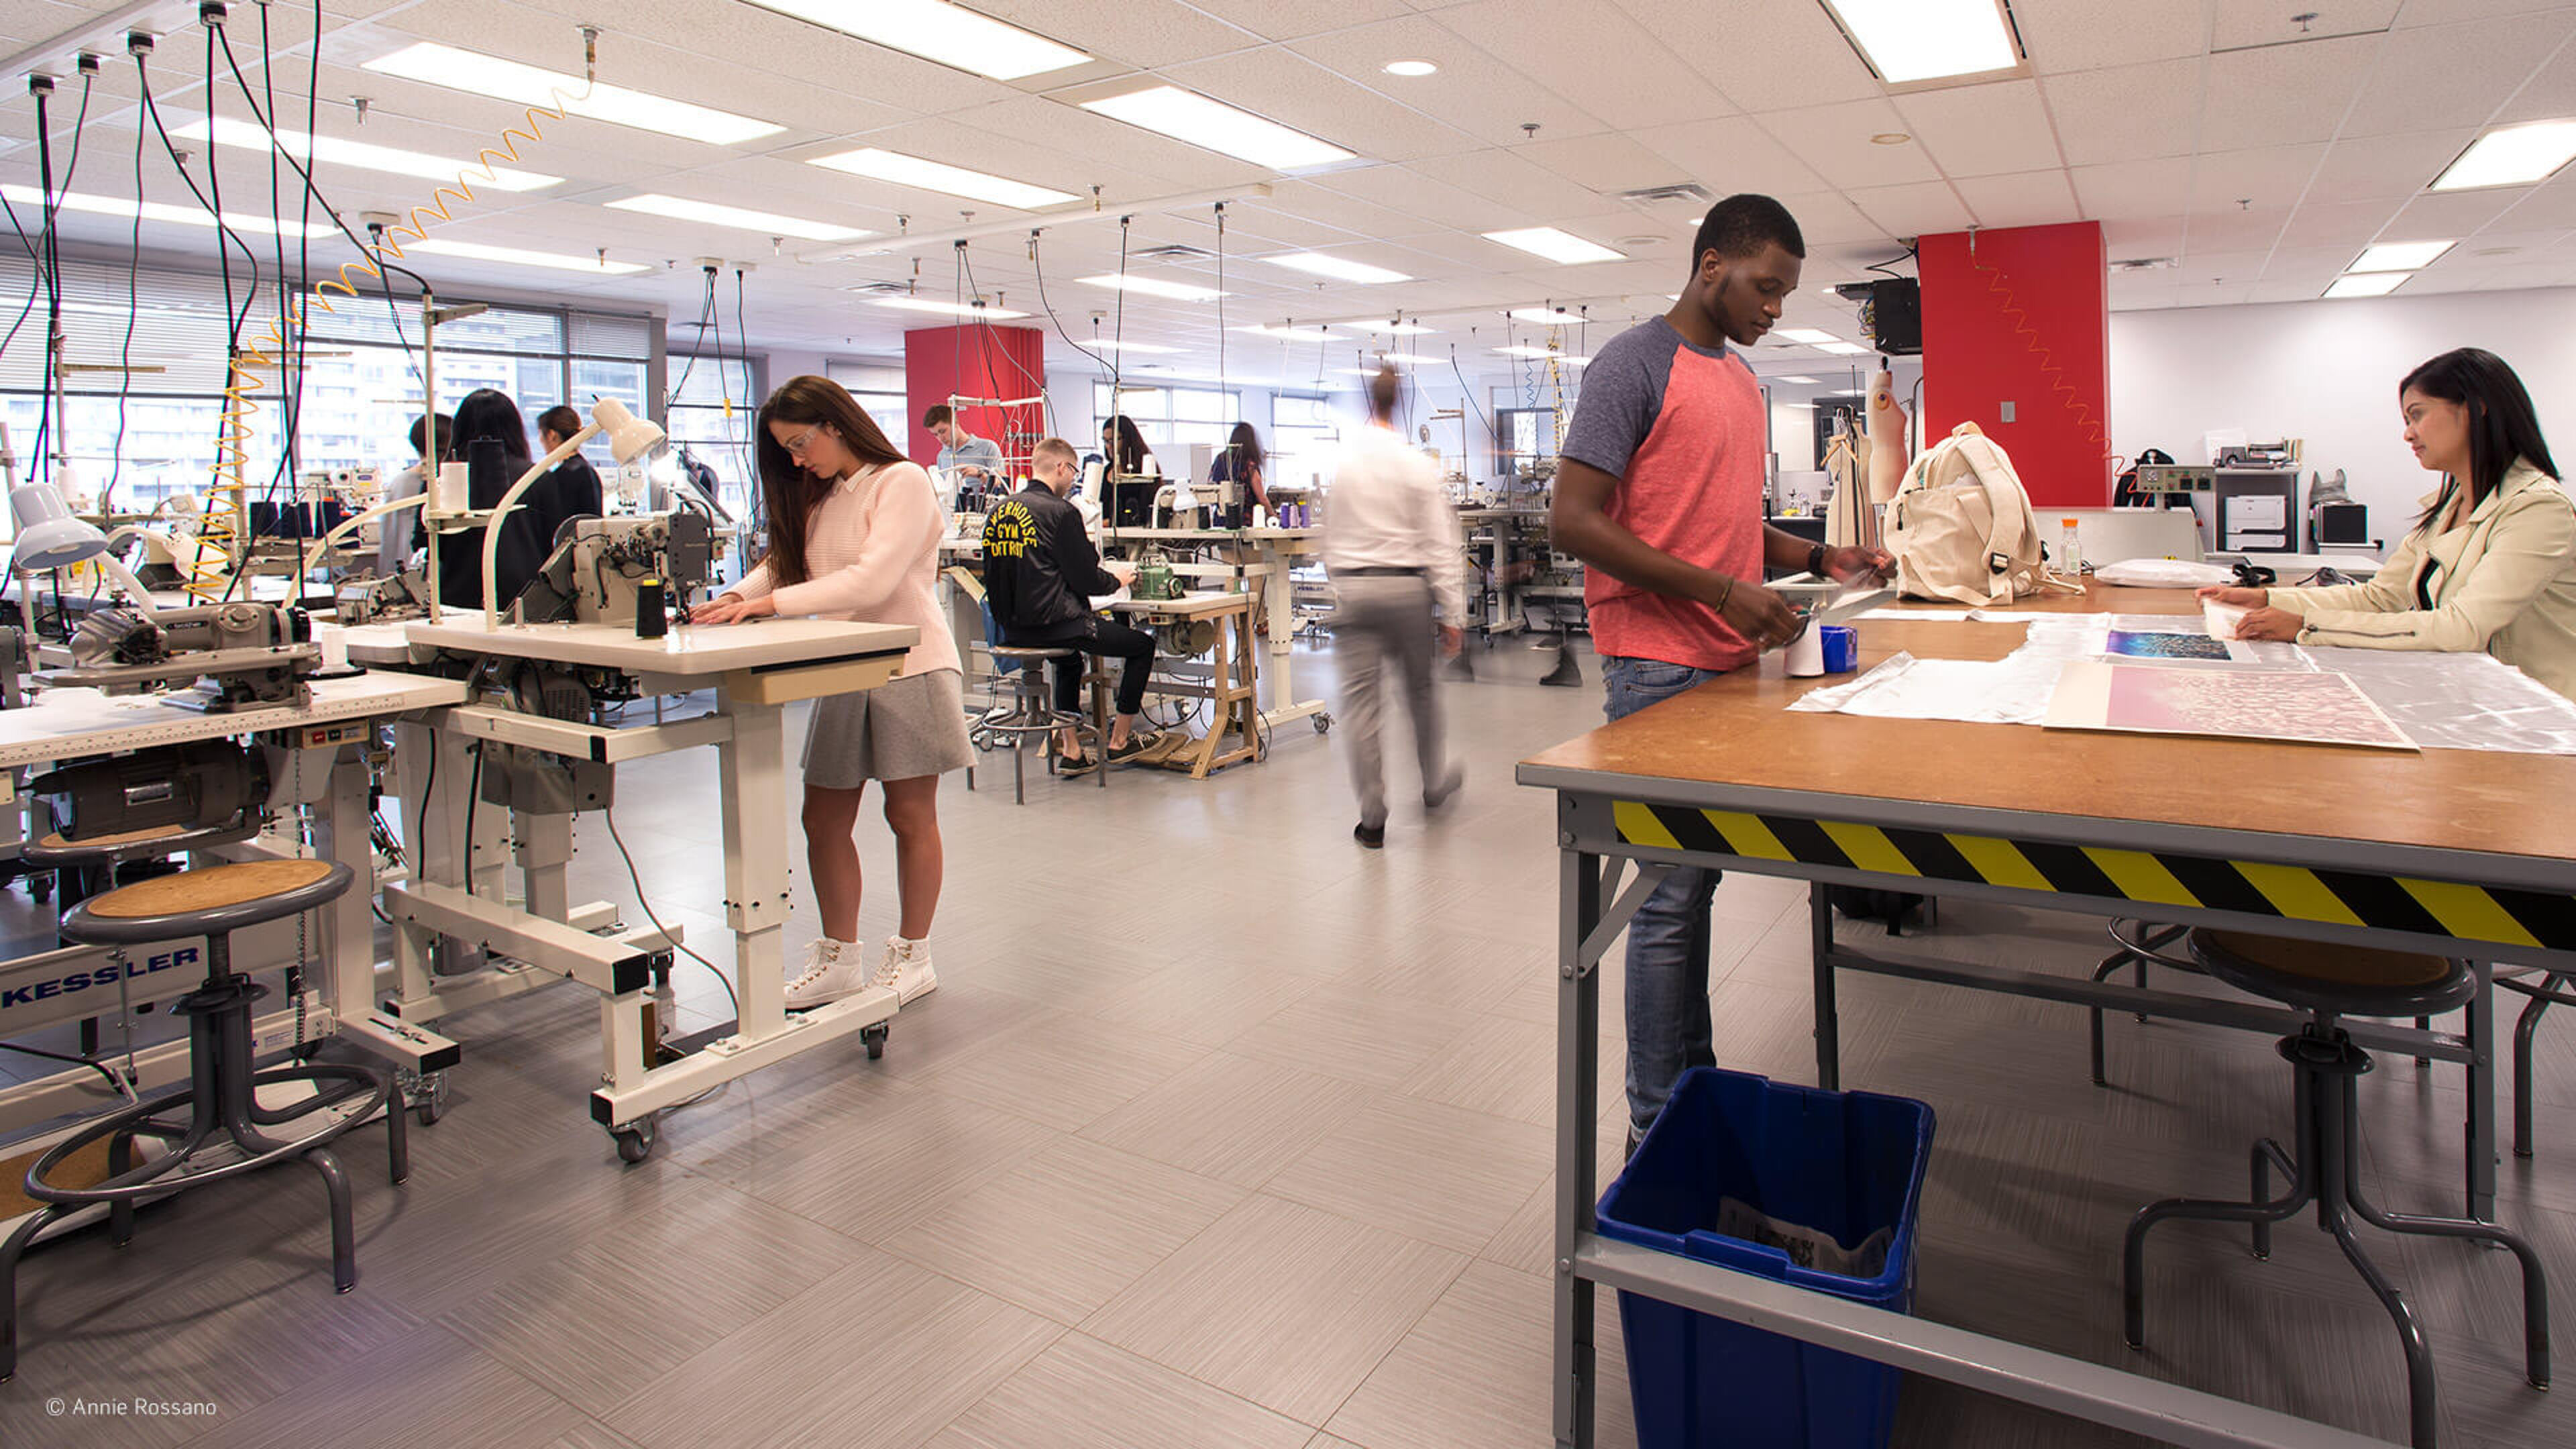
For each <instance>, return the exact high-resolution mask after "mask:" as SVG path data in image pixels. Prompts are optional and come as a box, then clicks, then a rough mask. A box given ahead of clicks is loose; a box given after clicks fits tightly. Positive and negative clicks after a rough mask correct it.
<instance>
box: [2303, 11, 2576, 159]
mask: <svg viewBox="0 0 2576 1449" xmlns="http://www.w3.org/2000/svg"><path fill="white" fill-rule="evenodd" d="M2571 31H2576V13H2570V12H2569V11H2567V10H2565V9H2563V8H2562V9H2560V10H2558V11H2555V12H2552V13H2549V14H2542V15H2515V16H2508V17H2505V18H2502V19H2497V20H2483V21H2477V22H2474V23H2471V24H2466V25H2444V26H2439V27H2436V28H2433V29H2428V30H2410V31H2408V32H2406V35H2405V37H2404V39H2403V40H2401V41H2398V42H2395V43H2392V44H2391V45H2389V46H2388V47H2387V48H2386V49H2385V50H2383V51H2381V52H2380V56H2379V63H2378V64H2377V65H2376V66H2374V67H2372V69H2371V73H2370V83H2369V84H2368V85H2365V86H2363V87H2362V89H2361V94H2360V95H2359V96H2358V97H2356V98H2355V100H2354V102H2353V107H2352V113H2351V114H2350V115H2348V116H2346V117H2344V122H2343V131H2342V134H2343V135H2346V136H2387V135H2397V134H2401V133H2411V132H2420V131H2426V130H2430V129H2433V128H2435V127H2444V126H2479V125H2483V124H2485V123H2486V120H2487V118H2488V117H2489V116H2491V115H2493V114H2495V110H2496V105H2497V102H2498V101H2499V100H2501V99H2502V98H2503V97H2504V96H2506V95H2508V94H2510V93H2512V92H2513V91H2514V90H2515V89H2517V88H2518V87H2519V86H2520V85H2521V83H2522V82H2523V81H2524V80H2525V79H2527V78H2529V76H2530V74H2531V72H2532V69H2533V68H2534V67H2535V66H2536V65H2537V64H2538V63H2539V62H2540V60H2541V59H2542V58H2543V57H2545V56H2548V55H2550V54H2552V53H2553V52H2555V51H2556V50H2557V49H2558V47H2559V46H2560V45H2561V44H2562V43H2563V42H2565V41H2566V39H2567V37H2568V34H2569V33H2570V32H2571Z"/></svg>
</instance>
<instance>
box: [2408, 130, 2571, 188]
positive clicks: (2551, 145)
mask: <svg viewBox="0 0 2576 1449" xmlns="http://www.w3.org/2000/svg"><path fill="white" fill-rule="evenodd" d="M2571 159H2576V121H2534V122H2532V123H2531V124H2529V125H2527V126H2507V127H2505V128H2504V129H2503V130H2501V131H2489V132H2487V133H2486V134H2485V135H2483V136H2480V137H2479V138H2478V139H2477V140H2475V141H2473V142H2471V143H2469V149H2467V150H2466V151H2463V152H2461V153H2460V159H2458V160H2457V161H2454V162H2452V163H2451V165H2450V168H2449V169H2448V170H2446V171H2444V172H2443V173H2442V174H2441V175H2439V176H2437V177H2435V178H2433V189H2434V190H2435V191H2474V190H2476V189H2477V188H2479V187H2482V186H2532V185H2536V184H2538V183H2540V182H2543V181H2546V180H2548V179H2549V178H2550V176H2551V175H2553V174H2554V173H2556V171H2557V170H2558V168H2559V167H2561V166H2564V165H2566V164H2567V163H2568V161H2570V160H2571Z"/></svg>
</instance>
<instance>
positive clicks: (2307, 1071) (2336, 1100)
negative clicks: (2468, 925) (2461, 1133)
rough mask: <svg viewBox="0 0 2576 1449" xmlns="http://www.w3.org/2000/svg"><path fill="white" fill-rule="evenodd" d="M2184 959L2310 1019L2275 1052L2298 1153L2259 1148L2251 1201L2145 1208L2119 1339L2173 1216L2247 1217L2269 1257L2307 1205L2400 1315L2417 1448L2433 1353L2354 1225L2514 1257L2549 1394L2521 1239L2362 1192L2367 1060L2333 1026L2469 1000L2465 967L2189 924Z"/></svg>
mask: <svg viewBox="0 0 2576 1449" xmlns="http://www.w3.org/2000/svg"><path fill="white" fill-rule="evenodd" d="M2189 946H2190V950H2191V954H2192V957H2193V959H2194V960H2195V961H2197V962H2198V963H2199V965H2200V968H2201V969H2202V970H2203V971H2206V972H2207V973H2208V974H2209V975H2210V976H2211V977H2212V978H2214V979H2216V980H2219V981H2223V982H2225V983H2227V984H2228V985H2230V986H2234V987H2236V988H2237V989H2239V990H2242V991H2249V992H2252V993H2254V994H2255V995H2257V996H2264V997H2269V998H2270V999H2272V1000H2274V1001H2279V1002H2283V1003H2286V1004H2288V1005H2290V1006H2294V1007H2297V1008H2299V1009H2300V1010H2302V1011H2305V1012H2308V1013H2309V1014H2310V1020H2309V1022H2308V1024H2307V1025H2306V1026H2305V1027H2303V1028H2301V1029H2300V1031H2299V1032H2298V1034H2296V1035H2294V1036H2285V1037H2283V1038H2281V1039H2280V1043H2279V1046H2278V1048H2277V1049H2278V1050H2279V1052H2280V1054H2281V1057H2282V1059H2283V1060H2285V1061H2287V1062H2288V1063H2289V1064H2290V1068H2291V1070H2292V1072H2293V1073H2294V1074H2295V1080H2294V1106H2293V1108H2292V1112H2293V1115H2294V1116H2295V1117H2296V1119H2297V1121H2296V1124H2295V1129H2294V1130H2295V1136H2294V1138H2293V1143H2294V1150H2289V1151H2285V1150H2284V1149H2283V1148H2282V1147H2281V1145H2280V1143H2278V1142H2276V1141H2274V1140H2273V1139H2271V1138H2268V1137H2267V1138H2265V1139H2263V1140H2262V1141H2260V1142H2257V1143H2255V1144H2254V1151H2253V1164H2254V1194H2253V1196H2252V1197H2251V1198H2250V1199H2248V1200H2246V1201H2244V1202H2214V1201H2206V1200H2201V1199H2195V1198H2167V1199H2165V1200H2164V1201H2162V1202H2158V1203H2152V1204H2149V1205H2148V1206H2147V1207H2145V1208H2142V1209H2140V1210H2139V1212H2138V1215H2137V1217H2136V1218H2135V1219H2133V1220H2132V1221H2131V1222H2130V1224H2129V1233H2128V1239H2127V1241H2126V1243H2125V1244H2124V1248H2123V1252H2122V1262H2121V1269H2122V1304H2121V1306H2122V1316H2123V1323H2122V1327H2123V1331H2124V1333H2125V1335H2126V1336H2127V1338H2128V1341H2129V1346H2130V1347H2131V1348H2142V1347H2144V1346H2145V1340H2146V1299H2145V1278H2146V1261H2147V1230H2148V1229H2149V1228H2152V1227H2154V1226H2155V1225H2156V1224H2158V1223H2160V1222H2163V1221H2165V1220H2166V1219H2168V1218H2190V1219H2198V1220H2201V1221H2204V1222H2225V1223H2244V1224H2247V1225H2248V1226H2250V1227H2251V1228H2252V1229H2253V1234H2254V1256H2255V1257H2257V1258H2268V1257H2270V1256H2271V1252H2272V1225H2273V1224H2274V1223H2278V1222H2286V1221H2288V1220H2289V1219H2290V1218H2292V1217H2294V1216H2296V1215H2297V1214H2298V1212H2299V1211H2300V1210H2301V1209H2302V1208H2305V1207H2308V1206H2309V1205H2310V1204H2314V1205H2315V1207H2316V1212H2317V1226H2318V1227H2320V1228H2322V1229H2324V1230H2325V1231H2327V1232H2329V1233H2332V1234H2333V1235H2334V1239H2335V1243H2336V1245H2337V1246H2338V1247H2340V1248H2342V1249H2343V1255H2344V1257H2345V1258H2347V1259H2349V1260H2350V1261H2351V1263H2352V1266H2353V1269H2354V1271H2356V1272H2358V1273H2359V1274H2360V1275H2361V1278H2362V1281H2363V1282H2364V1283H2367V1284H2368V1285H2370V1291H2371V1292H2372V1293H2373V1294H2374V1295H2376V1296H2377V1297H2378V1299H2379V1302H2380V1306H2381V1307H2383V1308H2385V1309H2387V1310H2388V1316H2389V1317H2390V1318H2392V1319H2394V1320H2395V1321H2396V1324H2397V1336H2398V1338H2399V1340H2400V1341H2401V1342H2402V1343H2403V1344H2404V1346H2405V1350H2406V1386H2407V1395H2408V1400H2409V1403H2410V1412H2411V1429H2412V1434H2413V1443H2414V1444H2415V1445H2416V1449H2431V1446H2432V1445H2433V1443H2434V1440H2435V1425H2436V1424H2437V1423H2438V1422H2439V1415H2438V1414H2437V1413H2436V1396H2437V1386H2436V1382H2435V1379H2434V1374H2433V1351H2432V1349H2431V1348H2429V1347H2428V1346H2427V1345H2426V1344H2425V1341H2424V1330H2423V1328H2422V1327H2421V1326H2420V1325H2419V1324H2417V1323H2416V1321H2415V1313H2414V1310H2413V1309H2412V1308H2410V1307H2408V1306H2407V1303H2406V1298H2405V1295H2404V1294H2403V1293H2401V1292H2399V1291H2398V1289H2397V1288H2396V1287H2395V1286H2394V1285H2392V1284H2391V1283H2390V1282H2389V1281H2388V1279H2387V1278H2386V1277H2385V1276H2384V1275H2383V1274H2382V1273H2381V1272H2380V1271H2379V1265H2378V1264H2377V1263H2374V1262H2373V1261H2371V1258H2370V1256H2369V1254H2367V1253H2365V1252H2364V1251H2363V1250H2362V1246H2361V1243H2360V1241H2359V1239H2358V1238H2356V1237H2355V1236H2354V1234H2353V1227H2352V1218H2353V1216H2354V1215H2356V1214H2357V1215H2358V1216H2359V1217H2360V1218H2361V1220H2362V1221H2364V1222H2366V1223H2369V1224H2370V1225H2371V1226H2373V1227H2375V1228H2378V1229H2380V1230H2382V1231H2384V1232H2391V1233H2411V1234H2419V1235H2422V1236H2427V1237H2442V1238H2466V1239H2468V1240H2470V1241H2472V1242H2481V1243H2488V1244H2492V1245H2494V1246H2497V1247H2501V1248H2505V1249H2507V1250H2509V1251H2511V1252H2512V1253H2513V1255H2514V1256H2515V1257H2516V1258H2517V1259H2519V1260H2521V1264H2522V1313H2523V1355H2524V1372H2525V1374H2526V1376H2527V1377H2528V1378H2529V1379H2530V1381H2531V1386H2532V1387H2533V1388H2536V1389H2545V1388H2547V1387H2549V1280H2548V1277H2547V1275H2546V1274H2545V1273H2544V1272H2543V1270H2542V1268H2541V1265H2540V1258H2539V1255H2538V1254H2536V1253H2534V1252H2533V1251H2532V1249H2531V1244H2529V1243H2528V1242H2526V1241H2524V1240H2523V1237H2522V1235H2521V1234H2519V1233H2516V1232H2514V1231H2512V1230H2511V1229H2508V1228H2501V1227H2497V1226H2495V1225H2494V1224H2492V1223H2482V1222H2479V1221H2477V1220H2476V1219H2474V1218H2446V1217H2419V1216H2416V1215H2414V1214H2411V1213H2397V1212H2389V1211H2386V1210H2384V1209H2382V1208H2380V1207H2378V1206H2377V1205H2375V1204H2373V1203H2372V1202H2371V1201H2370V1200H2369V1199H2367V1198H2365V1197H2363V1196H2362V1193H2361V1111H2360V1092H2359V1087H2360V1080H2361V1075H2362V1074H2363V1073H2364V1072H2367V1071H2369V1070H2370V1069H2371V1059H2370V1053H2368V1052H2366V1051H2363V1050H2362V1049H2361V1048H2360V1047H2359V1046H2356V1045H2354V1043H2353V1040H2352V1037H2351V1035H2350V1034H2349V1033H2347V1032H2346V1031H2344V1029H2343V1028H2342V1026H2341V1025H2340V1024H2339V1022H2340V1019H2341V1018H2343V1017H2347V1016H2369V1017H2392V1016H2431V1015H2439V1014H2440V1013H2442V1012H2446V1011H2453V1010H2457V1009H2458V1008H2460V1007H2462V1006H2465V1005H2467V1004H2468V1002H2469V999H2470V997H2472V996H2473V995H2475V994H2476V992H2477V989H2478V982H2477V975H2476V973H2475V972H2474V971H2472V970H2471V969H2470V968H2469V967H2467V966H2466V965H2463V964H2462V963H2460V962H2457V961H2446V960H2443V959H2441V958H2440V957H2437V956H2418V955H2410V954H2406V953H2402V952H2396V951H2373V950H2364V949H2359V948H2356V947H2350V946H2332V945H2320V944H2318V943H2315V942H2310V941H2293V940H2287V939H2284V938H2281V937H2275V936H2255V935H2245V934H2239V933H2235V932H2219V931H2207V930H2196V931H2193V932H2192V933H2191V935H2190V937H2189ZM2276 1168H2277V1169H2279V1171H2280V1172H2281V1174H2282V1176H2283V1178H2284V1179H2285V1180H2286V1182H2287V1185H2288V1188H2289V1191H2288V1193H2287V1195H2285V1196H2282V1197H2279V1198H2274V1197H2271V1196H2269V1194H2270V1192H2271V1173H2272V1171H2273V1170H2274V1169H2276Z"/></svg>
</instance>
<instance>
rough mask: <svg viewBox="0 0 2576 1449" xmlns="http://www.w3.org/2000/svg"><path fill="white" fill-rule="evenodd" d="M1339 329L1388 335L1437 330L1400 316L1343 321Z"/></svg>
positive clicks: (1409, 335)
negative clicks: (1377, 319) (1363, 320)
mask: <svg viewBox="0 0 2576 1449" xmlns="http://www.w3.org/2000/svg"><path fill="white" fill-rule="evenodd" d="M1341 329H1342V330H1343V331H1345V332H1368V333H1378V332H1383V333H1385V334H1386V335H1387V336H1389V337H1420V336H1422V335H1424V334H1425V333H1429V332H1436V331H1438V330H1439V329H1438V328H1436V327H1425V326H1423V325H1422V324H1421V323H1419V322H1407V321H1405V320H1404V319H1402V318H1400V317H1389V318H1387V319H1385V320H1383V321H1376V320H1371V321H1365V322H1344V323H1342V324H1341Z"/></svg>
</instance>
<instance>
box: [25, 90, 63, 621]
mask: <svg viewBox="0 0 2576 1449" xmlns="http://www.w3.org/2000/svg"><path fill="white" fill-rule="evenodd" d="M39 79H42V80H43V81H44V83H43V84H42V85H33V86H31V87H30V89H32V90H33V91H34V92H35V97H36V177H37V184H38V185H39V186H40V187H41V188H42V191H43V196H44V214H43V220H42V223H41V228H42V229H41V230H39V231H38V232H37V233H36V235H37V239H38V241H39V243H40V250H41V251H42V252H43V253H44V260H43V261H42V262H40V263H39V264H38V267H37V270H38V273H39V274H40V275H41V276H42V277H43V279H44V282H45V288H46V297H45V300H46V308H45V364H44V369H43V374H42V380H43V386H44V393H43V395H42V396H40V397H39V398H38V399H37V411H36V455H35V457H34V458H33V459H32V460H30V462H29V464H28V467H27V476H28V477H29V479H30V480H38V479H43V478H49V477H51V476H53V470H52V466H51V465H50V464H49V463H47V462H46V455H45V440H46V438H47V436H48V435H49V434H50V432H51V431H52V426H53V418H54V333H55V332H56V331H58V330H60V329H61V327H62V319H63V297H62V289H61V286H60V284H59V282H58V281H57V273H56V272H55V270H54V266H53V256H54V145H53V129H54V128H53V122H52V120H51V118H50V117H49V116H48V114H47V107H46V102H47V100H48V99H50V97H51V96H52V94H53V89H54V86H53V82H52V80H50V79H47V78H43V77H39ZM54 590H55V597H56V599H57V600H58V601H59V599H60V598H61V593H62V580H61V579H60V578H59V577H57V578H56V579H55V580H54Z"/></svg>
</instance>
